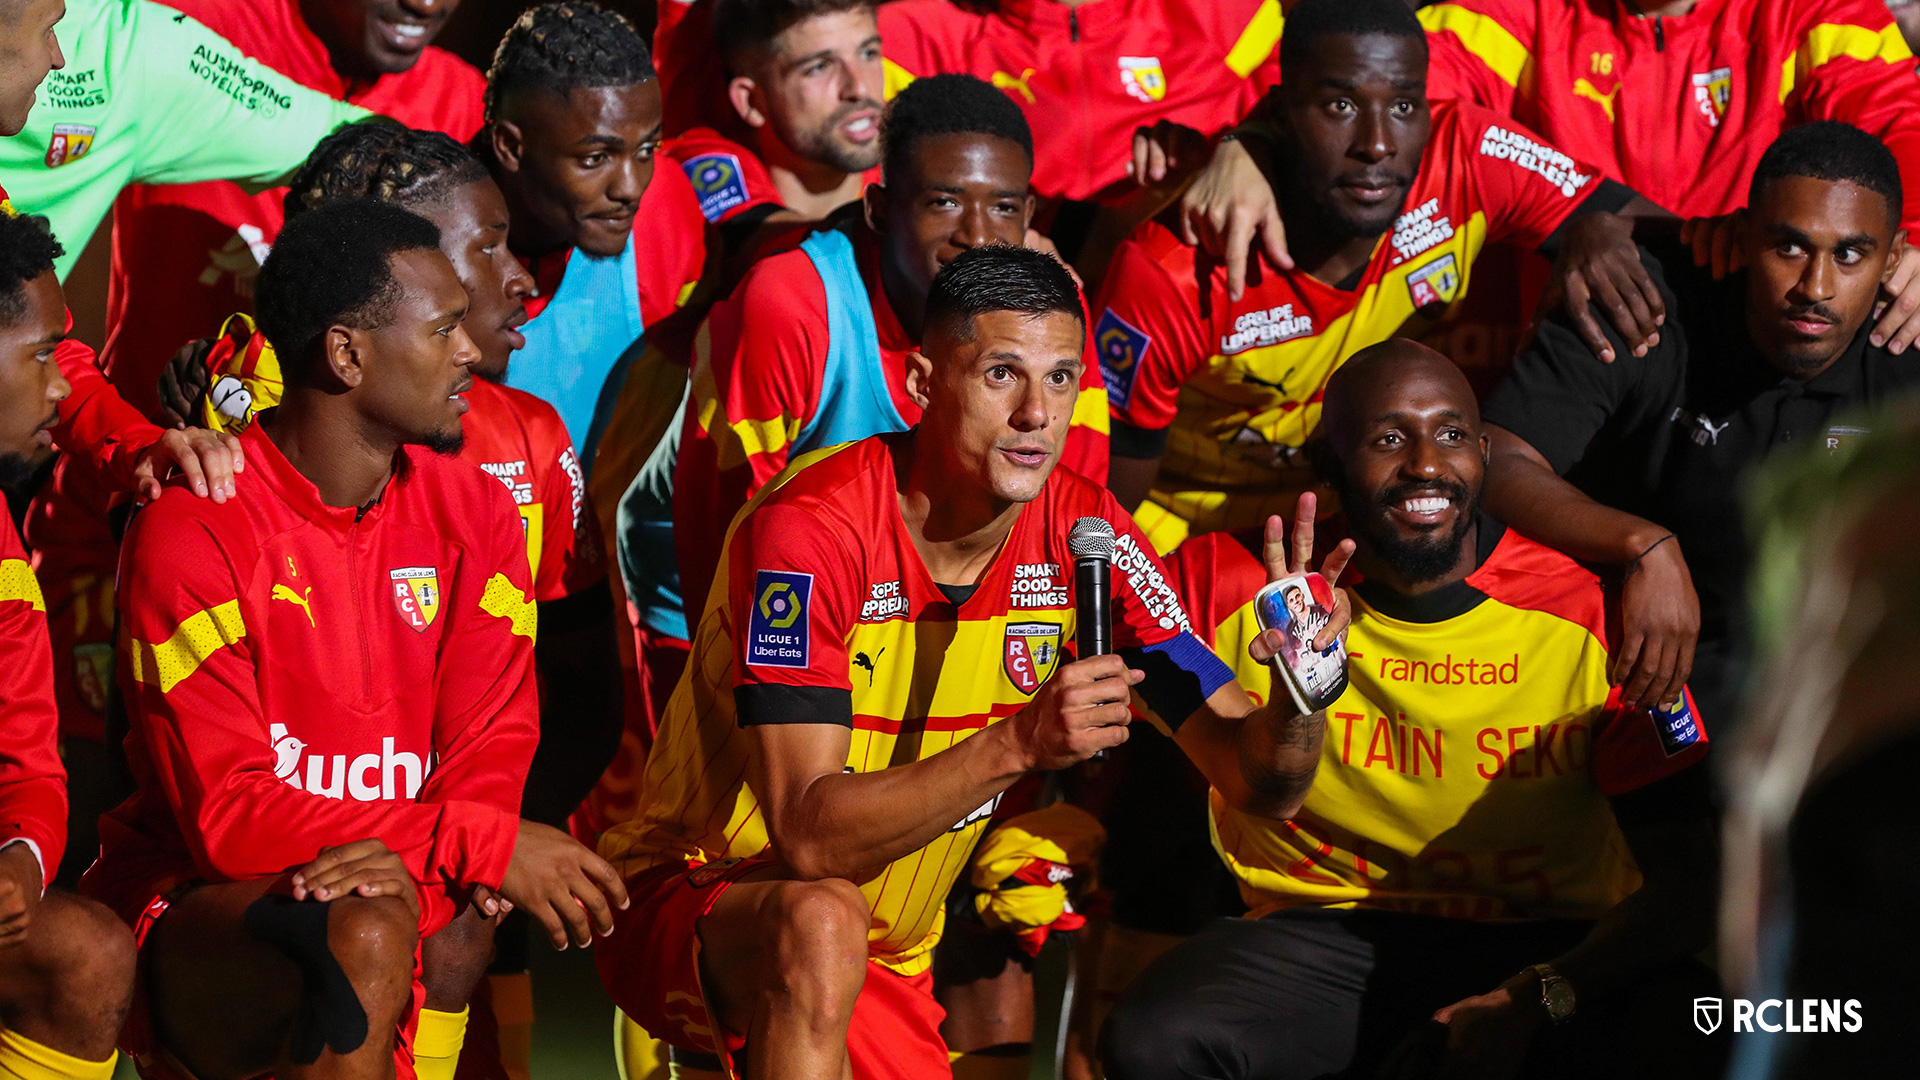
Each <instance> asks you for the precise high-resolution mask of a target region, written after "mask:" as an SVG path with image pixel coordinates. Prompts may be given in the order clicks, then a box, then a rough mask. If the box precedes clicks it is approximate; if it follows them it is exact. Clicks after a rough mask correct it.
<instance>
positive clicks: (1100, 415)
mask: <svg viewBox="0 0 1920 1080" xmlns="http://www.w3.org/2000/svg"><path fill="white" fill-rule="evenodd" d="M1069 423H1070V425H1071V426H1073V427H1083V428H1087V429H1089V430H1092V431H1097V432H1099V433H1100V434H1102V435H1109V434H1112V431H1113V417H1112V412H1111V410H1109V409H1108V408H1107V388H1106V387H1104V386H1095V387H1089V388H1088V389H1085V390H1082V391H1080V396H1079V397H1077V398H1075V399H1073V419H1072V420H1071V421H1069Z"/></svg>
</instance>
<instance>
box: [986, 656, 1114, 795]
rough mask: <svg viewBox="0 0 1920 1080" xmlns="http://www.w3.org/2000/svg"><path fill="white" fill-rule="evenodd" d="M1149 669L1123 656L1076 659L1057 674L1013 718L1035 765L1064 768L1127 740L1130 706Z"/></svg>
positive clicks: (1010, 721) (1014, 724)
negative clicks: (1136, 666) (1137, 666)
mask: <svg viewBox="0 0 1920 1080" xmlns="http://www.w3.org/2000/svg"><path fill="white" fill-rule="evenodd" d="M1145 677H1146V675H1145V673H1144V672H1141V671H1138V670H1136V669H1133V668H1129V667H1127V662H1126V661H1125V660H1122V659H1120V658H1119V657H1118V656H1113V655H1107V656H1095V657H1091V658H1089V659H1086V660H1076V661H1074V662H1073V663H1071V664H1068V665H1066V666H1064V667H1062V668H1061V669H1060V670H1059V671H1057V672H1055V673H1054V676H1053V678H1052V679H1049V680H1048V681H1047V684H1046V685H1045V686H1042V687H1041V688H1040V690H1039V692H1038V693H1036V694H1034V695H1033V702H1032V703H1031V704H1029V705H1028V706H1027V707H1026V708H1024V709H1021V710H1020V711H1019V712H1017V713H1014V714H1013V716H1012V717H1011V718H1009V719H1008V721H1007V722H1008V723H1009V724H1012V725H1013V726H1014V732H1015V736H1016V737H1017V738H1018V739H1019V741H1020V745H1021V746H1022V747H1023V748H1024V749H1025V750H1026V752H1027V755H1028V757H1030V758H1031V759H1032V763H1031V764H1030V765H1029V766H1028V768H1030V769H1064V768H1066V767H1067V766H1069V765H1072V764H1075V763H1077V762H1081V761H1085V760H1086V759H1088V758H1090V757H1092V756H1093V755H1094V754H1096V753H1098V752H1099V751H1101V750H1105V749H1108V748H1109V747H1114V746H1119V745H1120V744H1121V743H1123V742H1126V741H1127V722H1128V721H1129V720H1131V719H1132V718H1133V714H1132V713H1131V712H1130V711H1129V710H1128V708H1127V701H1128V699H1129V698H1131V697H1132V693H1133V685H1134V684H1135V683H1137V682H1139V681H1140V680H1141V679H1143V678H1145Z"/></svg>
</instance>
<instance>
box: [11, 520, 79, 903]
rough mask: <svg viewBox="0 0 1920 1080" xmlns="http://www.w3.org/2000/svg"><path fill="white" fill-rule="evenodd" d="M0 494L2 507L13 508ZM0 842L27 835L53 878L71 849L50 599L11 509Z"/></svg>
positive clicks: (46, 873)
mask: <svg viewBox="0 0 1920 1080" xmlns="http://www.w3.org/2000/svg"><path fill="white" fill-rule="evenodd" d="M6 505H7V503H6V496H5V495H4V494H0V510H4V509H6ZM0 656H4V658H5V659H4V661H0V701H4V702H6V723H5V724H4V725H0V845H4V844H10V843H12V842H13V841H15V840H24V841H26V842H27V844H28V845H29V846H30V847H32V848H33V853H34V855H36V856H38V857H39V860H40V872H41V880H42V881H43V882H46V881H52V880H53V876H54V875H55V874H57V873H59V871H60V856H61V855H62V854H63V853H64V852H65V851H66V850H67V770H66V768H65V767H64V766H62V765H61V764H60V751H59V735H60V731H59V729H60V719H59V714H58V713H57V712H56V710H55V709H54V705H53V647H52V646H51V645H49V644H48V643H47V605H46V603H45V601H43V600H41V598H40V583H39V581H38V580H36V579H35V578H34V576H33V568H32V567H31V566H29V565H27V552H26V549H25V548H23V547H21V546H20V534H19V533H17V532H15V531H14V529H13V520H12V515H11V514H9V515H8V518H7V520H6V521H0Z"/></svg>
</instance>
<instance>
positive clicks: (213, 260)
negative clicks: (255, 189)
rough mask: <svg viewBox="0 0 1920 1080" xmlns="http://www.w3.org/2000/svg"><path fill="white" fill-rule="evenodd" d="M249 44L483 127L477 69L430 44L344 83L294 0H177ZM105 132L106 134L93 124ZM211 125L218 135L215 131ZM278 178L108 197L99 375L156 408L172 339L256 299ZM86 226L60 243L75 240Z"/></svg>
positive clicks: (339, 86) (181, 339)
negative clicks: (390, 67) (394, 70)
mask: <svg viewBox="0 0 1920 1080" xmlns="http://www.w3.org/2000/svg"><path fill="white" fill-rule="evenodd" d="M167 6H169V7H172V8H177V9H178V10H180V11H183V12H185V13H186V14H188V15H189V16H191V17H193V18H195V19H198V20H199V21H200V22H202V23H205V24H206V26H207V27H208V28H209V29H211V30H212V31H213V32H214V33H216V34H219V35H221V36H222V37H224V38H226V39H227V40H228V41H231V42H233V44H234V45H236V46H238V47H239V48H240V49H242V50H244V51H245V52H246V53H247V55H249V56H251V57H253V58H254V59H256V60H259V61H260V62H261V63H263V64H266V65H267V66H269V67H271V68H273V69H274V70H275V71H278V72H280V73H281V74H283V75H286V76H287V77H288V78H290V79H292V80H293V81H295V82H297V83H299V84H300V85H302V86H305V87H308V88H310V89H313V90H317V91H319V92H321V93H323V94H326V95H328V96H330V97H333V98H335V99H337V100H340V101H347V102H351V103H352V104H355V105H359V106H362V107H364V108H366V109H369V110H372V111H373V112H376V113H380V114H382V115H385V116H389V117H392V118H393V119H395V120H398V121H400V122H401V123H403V124H406V125H407V126H408V127H415V128H423V129H427V130H432V131H444V132H446V133H447V134H448V135H451V136H453V137H454V138H455V139H458V140H460V141H462V142H465V141H466V140H467V139H468V138H469V137H471V136H472V135H473V133H474V132H476V131H478V130H480V123H481V120H482V118H483V114H482V108H481V94H482V93H483V92H484V91H485V89H486V79H485V78H484V77H483V76H482V75H481V74H480V72H479V71H478V70H477V69H475V68H474V66H473V65H472V64H469V63H467V62H466V61H465V60H462V59H460V58H459V57H456V56H454V55H453V54H452V53H450V52H447V51H446V50H444V49H439V48H435V47H433V46H428V47H427V48H426V50H425V51H423V52H422V53H421V55H420V59H419V60H418V61H417V62H416V63H415V64H414V65H413V67H412V68H410V69H408V70H407V71H405V72H402V73H400V74H398V75H383V76H381V77H380V78H378V79H376V80H374V81H373V82H371V83H349V82H347V81H346V80H345V79H343V78H342V77H341V75H340V73H339V72H337V71H335V70H334V67H333V63H332V61H331V60H330V59H329V57H328V53H327V47H326V45H324V44H323V43H322V42H321V40H320V38H319V37H318V36H317V35H315V34H314V32H313V29H312V28H311V27H309V26H308V25H307V23H306V20H305V19H304V18H303V17H302V16H301V14H300V8H299V4H298V3H297V0H178V2H175V3H169V4H168V5H167ZM101 137H102V138H106V137H108V134H107V133H104V132H103V133H102V135H101ZM213 137H215V138H218V137H219V136H218V134H217V133H216V134H214V135H213ZM285 196H286V189H285V188H274V189H272V190H269V191H265V192H262V193H260V194H258V195H249V194H248V193H247V192H246V191H245V190H244V189H242V188H241V187H240V186H239V185H238V184H233V183H228V182H226V181H209V182H206V183H199V184H174V185H164V186H144V185H143V186H135V187H129V188H128V189H127V190H126V191H124V192H122V193H121V195H120V198H119V200H118V201H117V202H116V203H115V205H114V211H113V214H114V228H113V269H112V277H111V279H110V281H109V283H108V291H107V343H106V346H105V347H104V348H103V349H102V350H101V352H102V354H103V356H104V360H105V366H106V371H107V375H108V376H109V377H110V378H112V379H113V381H114V383H115V384H116V385H118V386H119V387H120V389H121V392H122V393H123V394H125V395H126V397H127V400H129V401H131V402H132V403H133V404H134V405H135V406H136V407H138V408H139V409H140V410H141V411H143V412H145V413H146V414H147V415H148V416H158V415H159V399H158V396H157V393H156V391H155V389H154V387H155V384H156V383H157V381H158V380H159V376H160V369H161V368H162V367H163V366H164V365H165V364H166V362H167V361H168V360H169V359H171V358H172V356H173V354H174V351H175V350H177V349H178V348H180V346H181V345H184V344H186V343H187V342H188V341H190V340H192V339H194V338H201V337H210V336H212V335H213V334H214V333H215V332H216V331H218V330H219V329H220V324H221V322H222V321H223V320H224V319H225V318H226V317H227V316H228V315H230V314H232V313H233V312H236V311H252V310H253V285H254V281H255V279H256V278H257V277H258V276H259V274H260V264H261V263H262V262H263V261H264V260H265V259H266V255H267V249H268V248H270V247H271V246H272V245H273V241H274V238H275V237H277V236H279V235H280V227H281V225H282V224H283V222H284V220H285V214H284V213H283V210H282V206H281V203H282V200H283V199H284V198H285ZM85 242H86V241H85V238H84V237H70V238H68V243H69V244H70V245H72V244H84V243H85Z"/></svg>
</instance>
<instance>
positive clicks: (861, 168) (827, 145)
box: [793, 101, 881, 173]
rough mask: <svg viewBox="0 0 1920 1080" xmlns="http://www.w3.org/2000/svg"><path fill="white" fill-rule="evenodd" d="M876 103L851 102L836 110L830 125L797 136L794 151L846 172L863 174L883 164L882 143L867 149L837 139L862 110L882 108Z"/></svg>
mask: <svg viewBox="0 0 1920 1080" xmlns="http://www.w3.org/2000/svg"><path fill="white" fill-rule="evenodd" d="M879 108H881V105H880V103H879V102H875V101H850V102H848V103H847V104H845V105H842V106H840V107H839V108H838V109H835V110H834V111H833V115H832V116H830V117H828V118H827V120H826V122H825V123H823V124H821V125H820V126H819V127H817V128H814V129H812V130H811V131H796V132H794V133H793V143H794V145H793V152H794V153H796V154H799V155H800V156H801V157H803V158H806V159H807V160H808V161H817V162H819V163H820V164H822V165H825V166H828V167H829V168H833V169H838V170H840V171H841V172H843V173H863V172H866V171H867V170H868V169H871V168H873V167H874V166H875V165H878V164H880V140H879V139H875V140H873V141H872V142H870V143H868V144H867V145H866V146H864V147H859V146H850V145H848V144H846V143H844V142H842V141H840V139H838V138H837V137H835V135H834V132H835V131H837V130H838V129H839V127H840V123H841V121H843V120H845V119H846V118H847V117H848V116H850V115H851V114H853V113H856V112H859V111H860V110H862V109H879Z"/></svg>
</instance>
